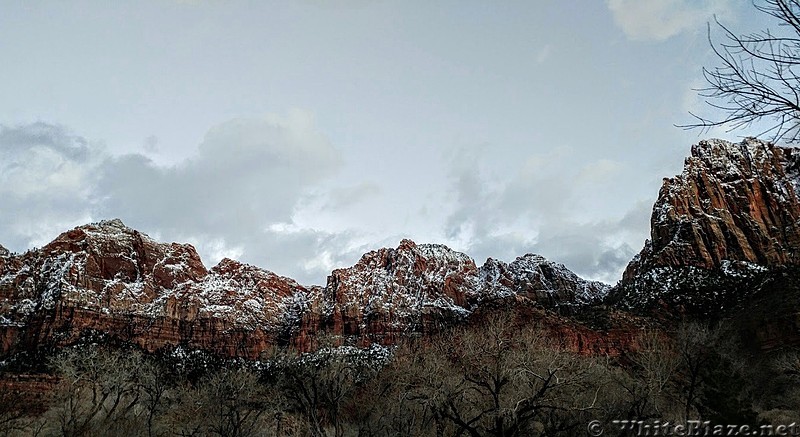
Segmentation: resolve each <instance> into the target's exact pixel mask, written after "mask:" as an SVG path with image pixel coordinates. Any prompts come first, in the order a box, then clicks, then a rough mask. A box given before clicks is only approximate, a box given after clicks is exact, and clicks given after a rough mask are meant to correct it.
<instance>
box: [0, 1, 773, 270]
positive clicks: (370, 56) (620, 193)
mask: <svg viewBox="0 0 800 437" xmlns="http://www.w3.org/2000/svg"><path fill="white" fill-rule="evenodd" d="M748 3H749V2H740V1H721V0H646V1H640V0H607V1H599V0H598V1H586V0H552V1H547V0H539V1H507V2H489V1H474V0H459V1H435V2H431V1H413V0H412V1H384V0H375V1H367V0H297V1H291V2H287V1H263V2H262V1H235V0H231V1H211V0H209V1H204V0H194V1H191V0H184V1H174V0H143V1H141V2H101V1H73V2H24V1H13V0H12V1H6V2H3V4H2V6H0V59H2V60H3V61H2V65H3V67H2V68H0V205H2V207H0V244H2V245H3V246H5V247H7V248H9V249H11V250H13V251H17V252H22V251H24V250H27V249H29V248H33V247H41V246H43V245H45V244H47V243H48V242H49V241H51V240H52V239H53V238H55V237H56V236H57V235H58V234H59V233H61V232H64V231H66V230H68V229H71V228H72V227H75V226H79V225H82V224H86V223H90V222H96V221H99V220H103V219H111V218H120V219H121V220H122V221H123V222H124V223H125V224H127V225H128V226H130V227H133V228H135V229H138V230H139V231H141V232H144V233H147V234H149V235H150V236H152V237H154V238H156V239H158V240H161V241H168V242H171V241H177V242H188V243H191V244H193V245H194V246H195V247H196V248H197V249H198V251H199V253H200V255H201V257H202V259H203V261H204V263H205V264H206V266H207V267H211V266H213V265H215V264H216V263H217V262H218V261H219V260H220V259H222V258H223V257H230V258H235V259H239V260H241V261H243V262H247V263H250V264H254V265H257V266H259V267H262V268H265V269H268V270H271V271H274V272H276V273H278V274H281V275H286V276H290V277H293V278H295V279H297V280H298V281H299V282H301V283H304V284H324V283H325V280H326V276H327V275H328V274H329V273H330V271H331V270H332V269H335V268H341V267H347V266H350V265H352V264H354V263H355V262H356V261H357V260H358V259H359V257H360V256H361V254H363V253H364V252H367V251H369V250H375V249H378V248H380V247H396V246H397V244H398V243H399V241H400V240H401V239H403V238H410V239H412V240H414V241H416V242H417V243H441V244H446V245H448V246H449V247H451V248H452V249H455V250H459V251H462V252H465V253H467V254H469V255H470V256H472V257H473V258H474V259H475V260H476V263H477V264H478V265H480V264H482V263H483V262H484V261H485V260H486V259H487V258H488V257H492V258H495V259H500V260H503V261H507V262H508V261H512V260H513V259H514V258H515V257H517V256H521V255H523V254H525V253H538V254H541V255H543V256H545V257H547V258H548V259H550V260H553V261H557V262H561V263H563V264H565V265H566V266H567V267H568V268H570V269H572V270H573V271H575V272H576V273H577V274H579V275H581V276H583V277H586V278H590V279H596V280H602V281H605V282H607V283H615V282H616V281H617V280H618V279H619V278H620V276H621V272H622V270H623V269H624V267H625V265H626V264H627V263H628V261H630V259H631V258H632V257H633V256H634V255H635V254H636V253H637V252H638V251H639V250H640V249H641V247H642V245H643V244H644V241H645V239H646V238H648V236H649V219H650V213H651V210H652V205H653V202H654V201H655V200H656V197H657V194H658V189H659V187H660V185H661V182H662V178H663V177H669V176H673V175H675V174H677V173H680V171H681V168H682V164H683V159H684V157H685V156H687V155H688V153H689V149H690V146H691V145H692V144H695V143H697V142H698V141H699V140H701V139H703V138H707V137H718V138H725V139H729V140H732V141H737V140H738V139H739V138H740V137H742V136H746V135H748V134H750V135H752V134H753V133H752V132H747V131H735V132H726V131H724V130H719V131H712V132H699V131H696V130H694V131H686V130H683V129H680V128H677V127H675V125H676V124H682V123H688V122H691V121H692V119H691V117H690V116H689V114H688V111H698V110H699V111H704V110H706V108H705V107H704V106H703V102H702V99H700V98H699V97H698V96H697V94H696V92H694V91H693V88H697V87H698V86H702V84H703V79H702V73H701V68H702V67H703V66H704V65H705V66H713V65H714V58H713V54H712V53H711V51H710V48H709V45H708V40H707V23H708V22H709V21H710V20H713V17H714V16H716V17H717V18H718V19H719V20H720V21H722V22H723V23H725V24H726V25H729V26H731V27H732V28H734V29H744V28H748V29H750V28H753V29H758V28H761V27H764V26H767V25H768V24H769V23H768V22H767V21H766V20H764V19H763V18H762V17H760V16H758V14H757V13H756V12H754V9H753V8H752V6H751V5H749V4H748ZM712 32H716V29H712ZM706 113H707V112H706Z"/></svg>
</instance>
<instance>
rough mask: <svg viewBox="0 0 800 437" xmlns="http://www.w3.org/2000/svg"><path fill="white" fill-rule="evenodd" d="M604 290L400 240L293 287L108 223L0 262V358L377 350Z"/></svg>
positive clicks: (561, 274)
mask: <svg viewBox="0 0 800 437" xmlns="http://www.w3.org/2000/svg"><path fill="white" fill-rule="evenodd" d="M606 291H607V286H605V285H604V284H600V283H594V282H588V281H584V280H582V279H580V278H578V277H577V276H576V275H574V274H573V273H572V272H569V271H568V270H567V269H566V268H564V266H562V265H559V264H555V263H550V262H548V261H547V260H545V259H544V258H542V257H539V256H536V255H526V256H524V257H520V258H518V259H517V260H516V261H514V262H512V263H510V264H506V263H503V262H500V261H495V260H489V261H487V263H486V264H485V265H484V266H482V267H480V268H478V267H476V265H475V263H474V261H473V260H472V259H470V258H469V257H468V256H466V255H464V254H462V253H458V252H455V251H452V250H450V249H449V248H447V247H445V246H442V245H434V244H421V245H417V244H415V243H414V242H412V241H410V240H403V241H402V242H401V243H400V245H399V246H398V247H397V248H395V249H380V250H377V251H373V252H369V253H367V254H365V255H364V256H363V257H362V258H361V260H360V261H359V262H358V263H356V264H355V265H354V266H352V267H349V268H345V269H338V270H335V271H334V272H333V273H332V274H331V275H330V277H329V278H328V283H327V285H326V286H325V287H317V286H313V287H305V286H302V285H300V284H298V283H297V282H296V281H294V280H292V279H290V278H285V277H281V276H279V275H276V274H274V273H272V272H269V271H266V270H263V269H260V268H257V267H254V266H250V265H246V264H243V263H239V262H237V261H234V260H230V259H224V260H222V261H221V262H220V263H219V264H218V265H217V266H215V267H213V268H212V269H210V270H208V269H206V268H205V267H204V266H203V264H202V262H201V260H200V257H199V256H198V254H197V252H196V251H195V249H194V248H193V247H192V246H191V245H186V244H177V243H172V244H164V243H158V242H156V241H154V240H152V239H151V238H150V237H148V236H147V235H144V234H142V233H139V232H137V231H135V230H133V229H130V228H128V227H126V226H125V225H124V224H123V223H122V222H121V221H119V220H112V221H104V222H100V223H97V224H92V225H86V226H81V227H78V228H75V229H73V230H71V231H68V232H65V233H63V234H62V235H60V236H59V237H58V238H56V239H55V240H54V241H53V242H52V243H50V244H48V245H47V246H45V247H43V248H42V249H40V250H36V251H29V252H27V253H25V254H22V255H16V256H10V255H4V256H2V257H0V353H3V354H8V353H13V352H16V351H21V350H36V349H39V348H49V347H57V346H61V345H66V344H70V343H73V342H75V341H77V340H78V339H79V338H81V336H85V335H88V334H92V333H101V334H103V335H106V336H110V337H112V338H116V339H118V340H121V341H125V342H132V343H135V344H137V345H139V346H141V347H142V348H144V349H146V350H149V351H156V350H160V349H164V348H171V347H177V346H181V347H187V348H198V349H205V350H208V351H211V352H214V353H218V354H220V355H225V356H241V357H247V358H256V357H258V356H259V354H260V353H261V352H262V351H264V350H266V349H268V348H269V347H271V346H272V345H275V344H294V345H295V346H297V347H300V348H302V349H310V348H313V347H314V346H315V341H316V340H318V338H319V337H320V336H321V335H322V334H324V333H329V334H332V335H335V336H339V337H340V338H341V337H344V338H346V339H348V341H352V342H355V343H356V344H360V345H367V344H370V343H375V342H377V343H383V344H389V343H394V342H396V341H397V340H398V339H399V338H400V337H402V336H408V335H414V334H424V333H426V332H432V331H435V330H437V329H440V328H442V327H443V326H446V325H449V324H452V323H456V322H459V321H463V320H465V319H466V318H468V317H469V316H470V315H471V314H472V313H473V312H474V311H475V309H476V308H478V307H479V306H480V305H482V304H484V303H486V302H492V301H496V300H498V299H500V300H502V299H508V300H509V302H515V301H517V300H519V299H522V300H524V301H526V302H530V303H533V304H536V305H538V306H539V307H543V308H551V309H554V308H560V307H571V306H576V305H578V306H579V305H585V304H587V303H589V302H593V301H597V300H599V299H600V298H602V296H603V294H604V293H605V292H606Z"/></svg>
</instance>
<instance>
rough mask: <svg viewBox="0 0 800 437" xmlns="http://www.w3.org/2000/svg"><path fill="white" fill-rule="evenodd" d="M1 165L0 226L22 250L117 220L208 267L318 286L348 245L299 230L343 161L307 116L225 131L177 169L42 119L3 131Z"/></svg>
mask: <svg viewBox="0 0 800 437" xmlns="http://www.w3.org/2000/svg"><path fill="white" fill-rule="evenodd" d="M0 158H2V160H0V169H1V170H2V173H0V182H2V184H0V202H2V204H3V205H4V207H3V208H2V210H0V225H1V226H2V229H3V236H2V237H3V240H4V241H3V243H4V244H5V245H7V246H9V247H10V248H12V249H14V250H24V249H25V248H28V247H30V246H34V245H42V244H44V243H46V242H48V241H49V240H50V239H52V238H53V237H55V236H56V235H57V234H58V232H61V231H64V230H66V229H68V228H70V227H73V226H76V225H80V224H83V223H87V222H90V221H93V220H99V219H103V218H111V217H119V218H122V219H123V221H125V222H126V224H128V225H129V226H132V227H134V228H137V229H140V230H142V231H144V232H148V233H150V234H152V235H153V236H155V237H157V238H161V239H165V240H171V241H189V242H193V243H195V244H196V245H197V247H198V250H200V252H201V254H202V255H203V258H204V260H205V261H206V262H207V263H212V262H216V261H217V260H218V259H219V258H221V257H223V256H235V257H237V258H240V259H242V260H244V261H245V262H250V263H253V264H257V265H260V266H264V267H266V268H270V269H273V270H276V271H278V272H279V273H283V274H297V273H299V275H297V276H298V279H300V280H303V279H309V280H310V279H312V278H314V279H318V278H319V277H320V276H322V277H324V274H323V273H321V269H322V267H323V266H325V267H327V266H328V264H330V263H331V262H335V261H337V260H338V259H339V258H338V255H335V254H338V252H337V251H335V250H332V249H331V245H333V244H336V245H337V246H343V245H345V244H344V243H343V239H346V234H341V235H338V234H331V233H328V232H325V231H323V230H315V229H294V228H293V227H292V215H293V211H294V209H295V206H296V204H297V203H298V200H299V199H301V198H302V197H303V196H304V195H305V193H306V192H307V191H308V190H309V189H310V188H311V187H313V186H314V185H317V184H319V183H320V182H321V181H324V180H325V179H326V178H328V177H329V176H331V175H333V174H334V173H335V172H336V171H337V170H338V168H339V166H340V161H341V159H340V156H339V152H338V151H337V150H336V149H335V148H334V147H333V146H332V145H331V144H330V142H329V141H328V140H327V139H326V138H325V137H324V136H323V135H322V134H320V133H319V132H318V131H317V130H316V128H315V127H314V124H313V120H312V119H311V117H310V115H309V114H307V113H304V112H301V111H293V112H291V113H289V114H288V115H287V116H286V117H278V116H267V117H262V118H249V119H234V120H231V121H228V122H225V123H222V124H220V125H218V126H216V127H214V128H212V129H210V130H209V131H208V133H207V134H206V136H205V138H204V140H203V142H202V143H201V144H200V145H199V148H198V150H197V153H196V154H195V155H194V156H192V157H191V158H189V159H187V160H185V161H184V162H182V163H180V164H179V165H175V166H163V165H160V164H158V163H156V162H154V161H153V160H152V159H150V158H148V157H146V156H144V155H141V154H136V153H134V154H127V155H122V156H111V155H110V154H109V153H108V152H107V151H106V150H105V149H103V148H102V147H91V146H90V144H89V143H88V141H86V140H85V139H84V138H82V137H79V136H76V135H73V134H71V133H70V132H69V131H68V130H67V129H66V128H64V127H60V126H56V125H50V124H44V123H36V124H31V125H26V126H18V127H2V128H0ZM345 200H347V199H345ZM282 224H283V225H284V226H283V228H281V225H282ZM276 225H277V226H276ZM287 229H289V230H288V231H287ZM326 253H327V254H328V255H325V254H326ZM320 256H324V257H325V256H326V257H327V258H326V260H323V261H319V260H317V258H319V257H320ZM315 260H316V261H315ZM325 273H327V272H325Z"/></svg>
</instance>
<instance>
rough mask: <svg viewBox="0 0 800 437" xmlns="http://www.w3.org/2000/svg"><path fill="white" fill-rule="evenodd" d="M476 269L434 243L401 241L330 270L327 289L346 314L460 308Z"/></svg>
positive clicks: (406, 313) (461, 256) (407, 313)
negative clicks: (391, 246) (347, 266)
mask: <svg viewBox="0 0 800 437" xmlns="http://www.w3.org/2000/svg"><path fill="white" fill-rule="evenodd" d="M476 272H477V268H476V266H475V262H474V261H473V260H472V259H471V258H470V257H468V256H467V255H465V254H463V253H460V252H456V251H453V250H451V249H450V248H448V247H446V246H443V245H439V244H420V245H417V244H416V243H414V242H413V241H411V240H402V241H401V242H400V245H399V246H398V247H397V248H396V249H391V248H383V249H379V250H376V251H371V252H368V253H366V254H364V256H362V257H361V259H360V260H359V261H358V262H357V263H356V264H355V265H354V266H352V267H349V268H345V269H337V270H334V271H333V273H332V274H331V276H330V277H329V278H328V285H327V287H326V293H328V295H330V296H331V298H332V299H333V301H334V304H335V305H336V306H337V307H339V308H341V310H342V311H343V312H344V313H345V314H346V316H347V317H355V318H362V317H363V316H364V314H365V313H367V314H371V313H392V314H396V315H398V316H401V317H405V316H413V315H414V314H417V315H418V314H421V313H423V312H426V311H428V310H430V309H431V308H433V307H446V308H449V309H453V310H454V311H457V312H461V311H464V310H463V307H465V306H466V298H467V295H468V294H469V293H470V292H473V291H474V287H473V284H472V283H471V282H470V279H471V278H472V277H474V275H475V273H476Z"/></svg>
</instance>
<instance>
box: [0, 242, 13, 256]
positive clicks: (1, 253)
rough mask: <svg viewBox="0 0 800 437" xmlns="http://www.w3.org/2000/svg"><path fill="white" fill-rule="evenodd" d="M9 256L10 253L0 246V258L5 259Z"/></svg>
mask: <svg viewBox="0 0 800 437" xmlns="http://www.w3.org/2000/svg"><path fill="white" fill-rule="evenodd" d="M10 254H11V252H9V251H8V249H6V248H5V247H3V245H2V244H0V257H6V256H9V255H10Z"/></svg>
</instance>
